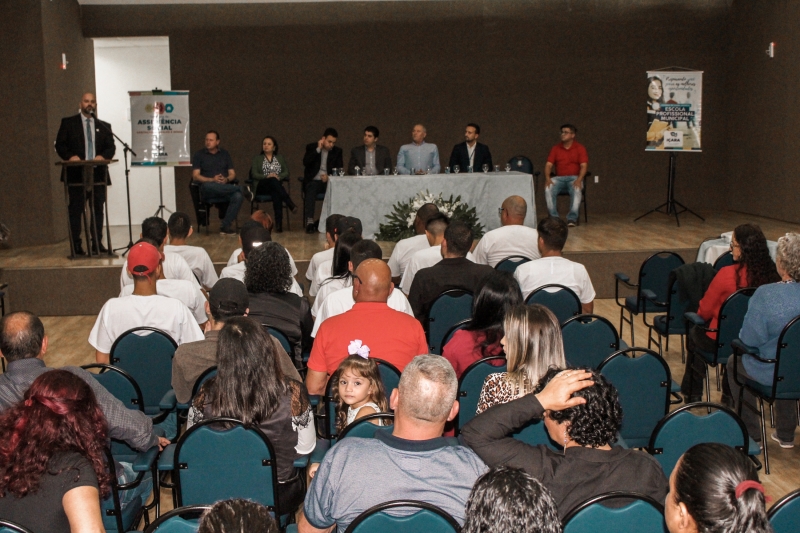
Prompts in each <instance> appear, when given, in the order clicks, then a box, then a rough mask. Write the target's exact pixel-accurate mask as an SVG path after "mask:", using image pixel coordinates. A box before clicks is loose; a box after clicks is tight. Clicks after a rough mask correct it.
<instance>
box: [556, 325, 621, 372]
mask: <svg viewBox="0 0 800 533" xmlns="http://www.w3.org/2000/svg"><path fill="white" fill-rule="evenodd" d="M561 335H562V337H563V339H564V357H565V358H566V360H567V363H569V364H570V365H572V366H588V367H589V368H597V367H598V366H600V364H601V363H602V362H603V361H605V360H606V358H608V356H610V355H611V354H613V353H614V352H616V351H617V350H619V335H618V334H617V329H616V328H615V327H614V325H613V324H612V323H611V322H609V321H608V320H607V319H605V318H603V317H601V316H598V315H578V316H574V317H572V318H570V319H569V320H567V321H565V322H562V324H561Z"/></svg>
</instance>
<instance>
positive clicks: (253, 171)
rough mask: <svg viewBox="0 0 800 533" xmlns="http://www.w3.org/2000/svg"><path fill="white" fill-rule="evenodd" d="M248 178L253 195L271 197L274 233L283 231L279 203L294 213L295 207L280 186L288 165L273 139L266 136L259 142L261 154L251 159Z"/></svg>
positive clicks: (286, 173) (285, 175)
mask: <svg viewBox="0 0 800 533" xmlns="http://www.w3.org/2000/svg"><path fill="white" fill-rule="evenodd" d="M250 177H252V178H253V194H255V195H256V196H258V195H260V194H269V195H270V196H272V208H273V211H274V212H275V231H277V232H278V233H280V232H282V231H283V209H281V202H284V203H286V206H287V207H288V208H289V209H290V210H291V211H294V210H295V209H297V206H296V205H294V202H293V201H292V199H291V198H290V197H289V193H287V192H286V189H284V188H283V187H282V186H281V180H283V179H286V178H288V177H289V165H287V164H286V160H285V159H284V158H283V156H282V155H279V154H278V141H277V140H276V139H275V137H273V136H271V135H267V136H266V137H264V140H263V141H261V153H260V154H258V155H257V156H255V157H254V158H253V165H252V167H250Z"/></svg>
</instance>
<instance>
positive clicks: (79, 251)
mask: <svg viewBox="0 0 800 533" xmlns="http://www.w3.org/2000/svg"><path fill="white" fill-rule="evenodd" d="M72 249H73V251H74V253H75V255H86V250H84V249H83V245H82V244H81V243H76V244H75V245H74V246H73V248H72Z"/></svg>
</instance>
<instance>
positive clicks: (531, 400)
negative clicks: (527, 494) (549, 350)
mask: <svg viewBox="0 0 800 533" xmlns="http://www.w3.org/2000/svg"><path fill="white" fill-rule="evenodd" d="M540 419H544V424H545V426H546V428H547V432H548V434H549V435H550V438H551V439H552V440H554V441H555V442H557V443H559V444H560V445H562V446H563V451H558V452H556V451H553V450H552V449H550V448H549V447H547V446H545V445H538V446H531V445H530V444H526V443H524V442H522V441H520V440H517V439H515V438H514V437H513V436H512V435H513V434H514V433H515V432H517V431H519V430H520V429H522V428H523V427H524V426H525V425H526V424H528V423H529V422H530V421H531V420H540ZM621 425H622V408H621V407H620V405H619V398H618V396H617V390H616V389H615V388H614V386H613V385H612V384H611V383H609V382H608V381H606V379H605V378H604V377H603V376H602V375H600V374H599V373H598V372H597V371H596V370H589V369H570V370H564V371H562V370H557V369H550V370H548V371H547V373H546V374H545V375H544V377H542V379H541V380H540V381H539V384H538V385H537V386H536V389H535V390H534V393H533V394H527V395H525V396H523V397H521V398H519V399H517V400H514V401H511V402H508V403H505V404H502V405H497V406H495V407H492V408H491V409H489V410H488V411H486V412H485V413H483V414H481V415H478V416H476V417H475V418H473V419H472V420H471V421H470V422H469V423H468V424H467V425H466V426H464V429H462V431H461V435H462V436H463V438H464V441H465V442H466V444H467V445H468V446H470V447H471V448H472V449H473V450H474V451H475V453H477V454H478V456H479V457H480V458H481V459H483V461H484V462H485V463H486V464H487V465H489V466H490V467H492V468H493V467H495V466H498V465H507V466H511V467H516V468H521V469H523V470H524V471H525V472H527V473H528V474H530V475H531V476H533V477H534V478H536V479H537V480H539V481H540V482H541V483H542V485H544V486H545V487H546V488H547V489H548V490H549V491H550V493H551V494H552V496H553V499H554V500H555V502H556V505H557V506H558V515H559V518H560V519H562V520H563V518H564V516H566V514H567V513H569V511H570V510H571V509H573V508H574V507H575V506H576V505H578V504H580V503H582V502H584V501H586V500H588V499H589V498H591V497H593V496H597V495H599V494H603V493H605V492H611V491H626V492H639V493H642V494H646V495H647V496H650V497H652V498H653V499H655V500H656V501H663V500H664V496H666V494H667V478H666V477H664V472H663V471H662V470H661V465H659V464H658V462H657V461H656V460H655V459H653V457H651V456H650V455H648V454H647V453H645V452H642V451H637V450H629V449H625V448H621V447H619V446H614V445H613V444H614V442H615V441H616V439H617V432H618V431H619V428H620V426H621Z"/></svg>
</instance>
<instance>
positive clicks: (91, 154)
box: [86, 118, 94, 159]
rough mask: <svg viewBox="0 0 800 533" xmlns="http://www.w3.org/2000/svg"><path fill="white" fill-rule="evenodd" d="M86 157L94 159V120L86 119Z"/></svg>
mask: <svg viewBox="0 0 800 533" xmlns="http://www.w3.org/2000/svg"><path fill="white" fill-rule="evenodd" d="M86 147H87V149H86V159H94V143H93V142H92V122H91V120H89V119H88V118H87V119H86Z"/></svg>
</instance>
